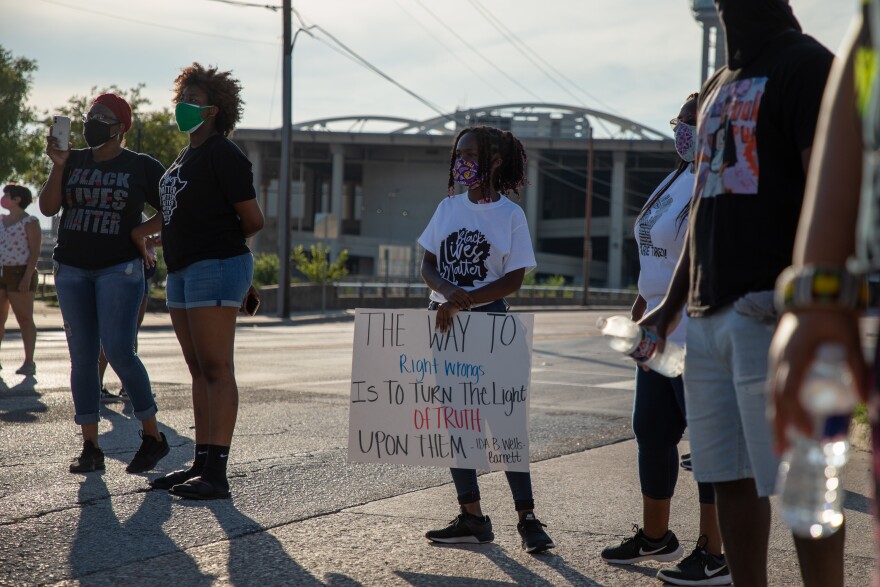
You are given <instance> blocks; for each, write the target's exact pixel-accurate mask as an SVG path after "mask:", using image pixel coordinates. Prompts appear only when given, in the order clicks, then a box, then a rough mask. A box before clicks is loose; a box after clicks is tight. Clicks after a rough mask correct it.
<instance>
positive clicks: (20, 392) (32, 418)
mask: <svg viewBox="0 0 880 587" xmlns="http://www.w3.org/2000/svg"><path fill="white" fill-rule="evenodd" d="M36 385H37V379H36V378H35V377H34V376H33V375H27V376H25V377H24V379H22V380H21V382H19V383H17V384H16V385H13V386H12V387H9V385H8V384H7V383H6V381H4V380H3V378H2V377H0V394H2V396H0V399H2V403H0V422H14V423H20V424H23V423H27V422H36V421H37V414H44V413H46V411H48V408H47V407H46V404H44V403H43V402H42V401H40V397H41V396H40V394H39V393H38V392H37V390H36Z"/></svg>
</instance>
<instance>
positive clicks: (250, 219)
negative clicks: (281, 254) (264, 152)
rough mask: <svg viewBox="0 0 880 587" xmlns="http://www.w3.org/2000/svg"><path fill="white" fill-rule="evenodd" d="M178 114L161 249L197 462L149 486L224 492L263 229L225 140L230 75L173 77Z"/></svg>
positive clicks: (233, 99) (245, 167) (244, 172)
mask: <svg viewBox="0 0 880 587" xmlns="http://www.w3.org/2000/svg"><path fill="white" fill-rule="evenodd" d="M174 90H175V102H177V106H176V108H175V117H176V119H177V126H178V128H180V130H181V131H183V132H186V133H189V146H187V147H186V148H185V149H184V150H183V151H181V153H180V155H178V157H177V160H176V161H174V163H173V164H172V165H171V167H169V168H168V171H167V172H166V173H165V175H164V176H163V177H162V181H161V185H160V189H161V199H162V219H163V224H162V246H163V248H164V253H165V262H166V263H167V265H168V283H167V290H166V291H167V299H168V310H169V312H170V314H171V322H172V324H173V325H174V332H175V333H176V334H177V340H178V341H179V342H180V348H181V349H182V351H183V356H184V358H185V360H186V364H187V366H188V367H189V371H190V374H191V375H192V379H193V384H192V394H193V411H194V416H195V425H196V439H195V440H196V447H195V449H196V450H195V459H194V461H193V464H192V466H191V467H190V468H189V469H186V470H181V471H174V472H173V473H169V474H167V475H165V476H163V477H159V478H158V479H154V480H153V481H152V482H151V483H150V484H151V485H152V486H153V488H155V489H169V490H170V491H171V493H173V494H174V495H178V496H180V497H185V498H191V499H224V498H228V497H229V495H230V494H229V481H228V480H227V477H226V463H227V460H228V457H229V446H230V444H231V443H232V433H233V430H234V429H235V420H236V417H237V415H238V387H237V385H236V382H235V372H234V366H233V344H234V341H235V319H236V315H237V313H238V311H239V309H240V308H241V307H242V305H243V300H244V299H245V296H246V295H248V293H249V292H250V293H252V294H254V293H255V290H253V288H251V286H250V283H251V277H252V276H253V271H254V258H253V256H252V255H251V252H250V250H249V249H248V247H247V244H246V242H245V238H246V237H249V236H251V235H253V234H254V233H256V232H257V231H258V230H260V229H261V228H262V227H263V214H262V212H260V207H259V205H258V204H257V200H256V193H255V192H254V187H253V174H252V173H251V163H250V161H248V159H247V158H246V157H245V156H244V154H243V153H242V152H241V151H240V150H239V149H238V147H236V146H235V144H234V143H233V142H232V141H230V140H229V139H227V138H226V136H227V135H228V134H229V133H230V132H231V131H232V129H233V127H234V126H235V123H236V122H238V120H239V118H240V117H241V110H242V101H241V97H240V93H241V87H240V86H239V83H238V81H237V80H236V79H234V78H233V77H232V76H231V74H230V72H223V71H218V70H217V69H216V68H208V69H206V68H204V67H202V66H201V65H199V64H198V63H193V64H192V66H190V67H188V68H186V69H184V70H183V71H182V72H181V74H180V75H179V76H177V79H176V80H175V82H174Z"/></svg>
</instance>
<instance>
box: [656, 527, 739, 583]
mask: <svg viewBox="0 0 880 587" xmlns="http://www.w3.org/2000/svg"><path fill="white" fill-rule="evenodd" d="M706 542H707V539H706V537H705V536H700V537H699V539H697V547H696V548H695V549H694V551H693V552H692V553H690V554H689V555H688V556H687V558H685V559H684V560H682V561H681V562H680V563H678V565H676V566H674V567H670V568H668V569H660V570H659V571H658V572H657V578H658V579H662V580H663V581H666V582H667V583H672V584H673V585H730V583H731V582H733V579H732V578H731V576H730V568H729V567H728V566H727V561H726V560H725V559H724V555H723V554H722V555H721V556H715V555H714V554H712V553H710V552H709V551H707V550H706Z"/></svg>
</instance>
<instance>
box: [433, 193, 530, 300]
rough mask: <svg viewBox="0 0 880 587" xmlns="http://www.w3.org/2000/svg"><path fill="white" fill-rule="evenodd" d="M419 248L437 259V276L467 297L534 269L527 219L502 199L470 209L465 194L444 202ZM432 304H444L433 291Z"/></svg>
mask: <svg viewBox="0 0 880 587" xmlns="http://www.w3.org/2000/svg"><path fill="white" fill-rule="evenodd" d="M419 244H420V245H422V246H423V247H424V248H425V250H426V251H428V252H429V253H432V254H434V256H436V257H437V270H438V271H439V272H440V276H441V277H442V278H443V279H445V280H446V281H449V282H450V283H453V284H455V285H457V286H458V287H460V288H462V289H464V290H465V291H472V290H475V289H477V288H479V287H482V286H484V285H486V284H487V283H492V282H493V281H497V280H499V279H501V278H502V277H504V276H505V275H506V274H507V273H510V272H511V271H514V270H516V269H523V268H524V269H525V270H526V273H528V272H529V271H531V270H532V269H534V268H535V266H536V262H535V252H534V250H533V249H532V238H531V236H529V226H528V224H527V223H526V215H525V213H524V212H523V210H522V208H520V207H519V206H517V205H516V204H514V203H513V202H511V201H510V200H509V199H507V198H506V197H505V196H501V198H500V199H499V200H498V201H497V202H492V203H489V204H474V203H473V202H471V201H470V200H469V199H468V197H467V193H464V194H459V195H457V196H453V197H451V198H444V199H443V201H442V202H440V205H439V206H437V210H436V211H435V212H434V216H432V217H431V221H430V222H429V223H428V226H427V228H425V231H424V232H423V233H422V236H420V237H419ZM431 301H434V302H439V303H443V302H445V301H446V298H444V297H443V296H442V295H441V294H440V293H439V292H436V291H432V292H431Z"/></svg>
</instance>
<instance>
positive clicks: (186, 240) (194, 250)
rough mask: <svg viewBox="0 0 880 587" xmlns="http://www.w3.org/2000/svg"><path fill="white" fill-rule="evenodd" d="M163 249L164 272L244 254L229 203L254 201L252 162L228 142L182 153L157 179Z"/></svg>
mask: <svg viewBox="0 0 880 587" xmlns="http://www.w3.org/2000/svg"><path fill="white" fill-rule="evenodd" d="M159 187H160V194H161V201H162V246H163V253H164V255H165V263H166V264H167V265H168V270H169V271H179V270H180V269H183V268H185V267H187V266H189V265H191V264H192V263H195V262H197V261H204V260H206V259H228V258H230V257H236V256H238V255H243V254H245V253H247V252H249V250H250V249H248V247H247V244H246V243H245V237H244V233H243V232H242V230H241V222H240V221H239V218H238V214H237V213H236V211H235V208H234V206H233V205H234V204H237V203H238V202H244V201H246V200H252V199H254V198H256V197H257V195H256V192H255V191H254V182H253V173H252V171H251V162H250V161H249V160H248V158H247V157H245V155H244V153H242V152H241V150H240V149H239V148H238V147H237V146H236V145H235V143H233V142H232V141H230V140H229V139H227V138H226V137H224V136H221V135H214V136H212V137H210V138H208V140H207V141H205V142H204V143H203V144H202V145H200V146H199V147H197V148H195V149H193V148H190V147H187V148H185V149H184V150H183V151H181V152H180V155H178V156H177V159H176V160H175V161H174V163H173V164H172V165H171V166H170V167H169V168H168V170H167V171H166V172H165V175H164V176H162V180H161V182H160V186H159Z"/></svg>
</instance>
